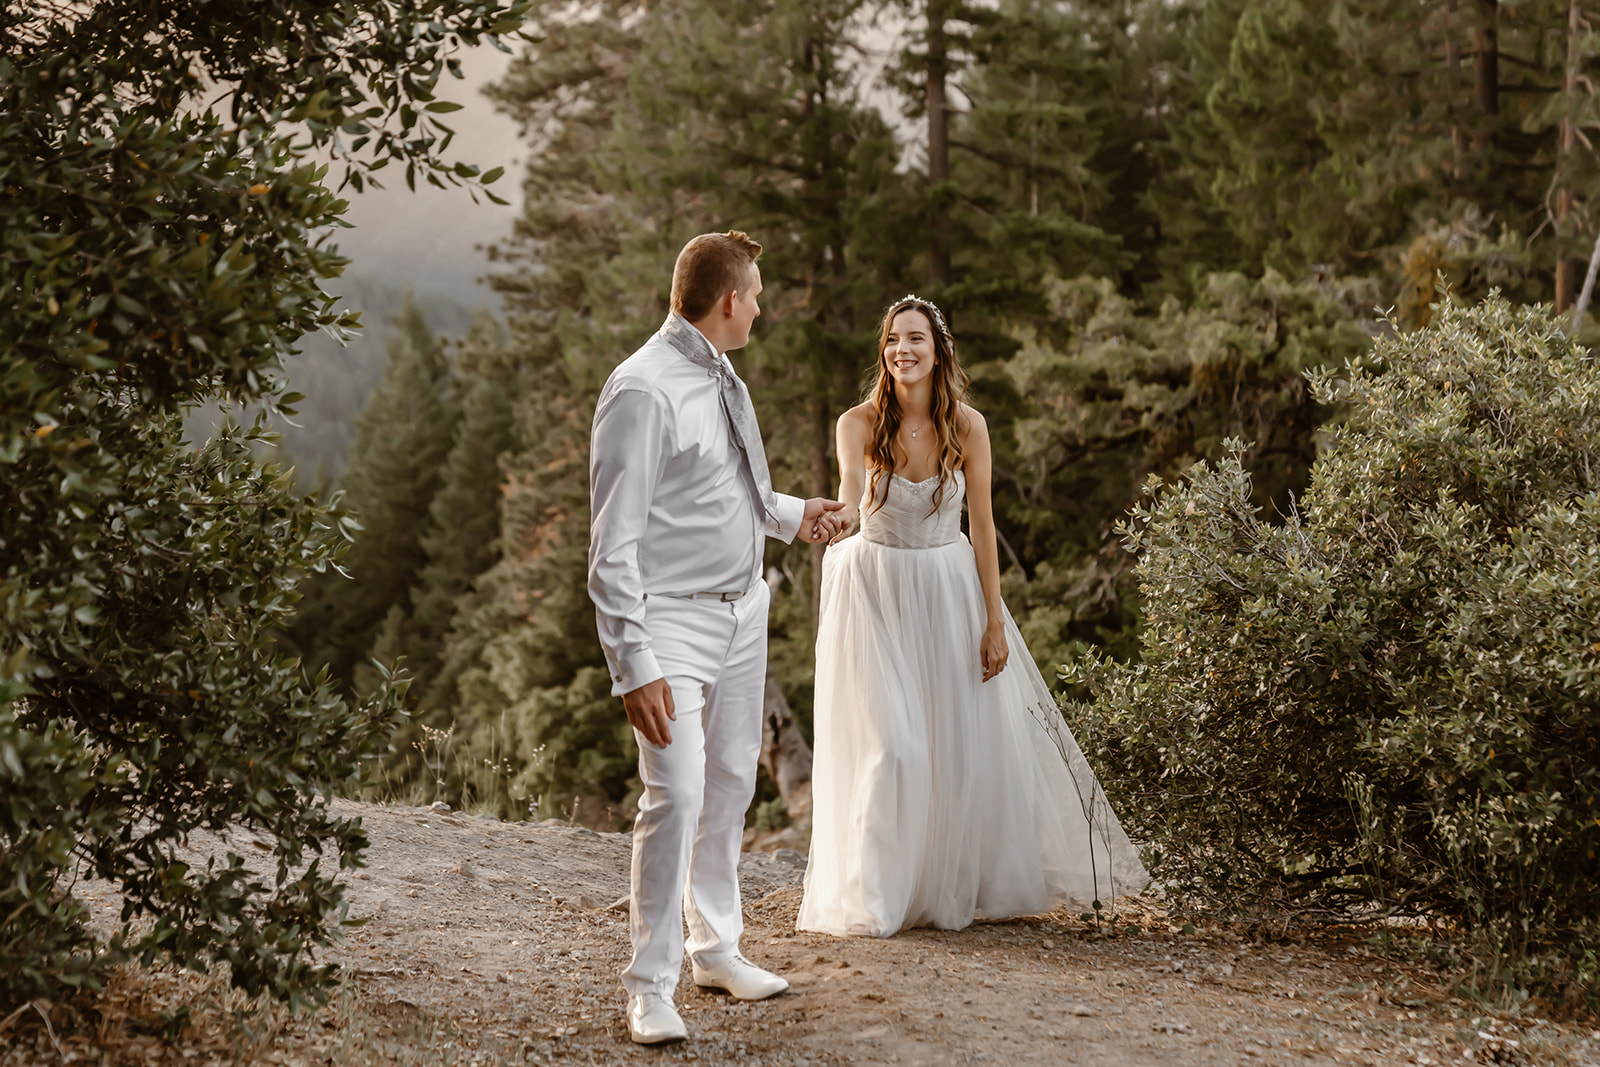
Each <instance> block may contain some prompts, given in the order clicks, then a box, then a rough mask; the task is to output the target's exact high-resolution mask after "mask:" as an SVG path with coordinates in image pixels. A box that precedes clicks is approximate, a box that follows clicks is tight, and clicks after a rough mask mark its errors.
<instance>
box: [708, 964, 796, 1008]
mask: <svg viewBox="0 0 1600 1067" xmlns="http://www.w3.org/2000/svg"><path fill="white" fill-rule="evenodd" d="M694 984H695V985H697V986H701V987H702V988H705V989H721V990H724V991H725V992H728V993H732V994H733V997H734V999H735V1000H766V999H767V998H768V997H773V996H777V995H778V994H779V993H782V992H783V991H784V990H785V989H788V988H789V980H788V979H787V978H780V977H778V976H777V975H775V974H773V973H772V972H771V971H763V970H762V969H761V968H760V967H757V966H756V965H755V964H753V963H751V962H750V961H749V960H747V959H745V958H744V957H743V956H734V957H732V958H731V959H729V960H727V961H726V962H725V963H719V964H717V965H716V966H714V967H702V966H700V965H699V964H698V963H696V964H695V965H694Z"/></svg>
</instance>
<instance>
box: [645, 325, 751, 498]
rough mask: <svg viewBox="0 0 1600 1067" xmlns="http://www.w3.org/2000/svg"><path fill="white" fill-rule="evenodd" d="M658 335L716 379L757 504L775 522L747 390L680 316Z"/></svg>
mask: <svg viewBox="0 0 1600 1067" xmlns="http://www.w3.org/2000/svg"><path fill="white" fill-rule="evenodd" d="M661 336H662V337H663V338H665V339H666V342H667V343H668V344H669V345H671V346H672V347H673V348H675V349H677V350H678V351H679V352H680V353H682V354H683V356H684V358H685V359H687V360H688V361H689V362H691V363H693V364H695V365H696V366H700V367H704V368H705V369H706V370H708V371H710V372H711V373H712V375H713V376H714V377H715V378H716V379H717V395H718V396H719V397H720V398H721V399H722V411H723V414H725V415H726V416H727V417H728V428H729V429H731V430H732V431H733V439H734V440H735V441H736V442H738V445H739V451H741V452H743V453H744V461H745V463H746V464H747V465H748V466H749V469H750V476H751V477H752V478H753V479H754V480H755V483H756V492H757V493H758V494H759V495H760V497H761V506H762V508H764V509H765V510H766V513H767V519H768V521H769V522H772V523H774V524H776V523H777V521H778V509H777V502H776V501H775V500H774V499H773V496H772V474H771V473H770V472H769V471H768V470H767V450H766V446H764V445H763V444H762V443H761V428H760V427H759V426H757V425H756V409H755V406H754V405H752V404H751V403H750V390H748V389H746V388H745V385H744V382H742V381H740V380H739V376H738V375H737V374H735V373H733V368H732V367H730V366H729V365H728V361H727V359H726V358H725V357H719V356H717V355H716V354H715V353H713V352H712V351H711V345H710V344H709V343H708V342H707V341H706V339H705V335H704V334H702V333H701V332H700V331H699V330H697V329H695V328H694V327H693V326H692V325H690V324H689V323H688V322H687V321H685V320H684V319H683V318H681V317H679V316H678V315H668V316H667V321H666V322H664V323H662V325H661Z"/></svg>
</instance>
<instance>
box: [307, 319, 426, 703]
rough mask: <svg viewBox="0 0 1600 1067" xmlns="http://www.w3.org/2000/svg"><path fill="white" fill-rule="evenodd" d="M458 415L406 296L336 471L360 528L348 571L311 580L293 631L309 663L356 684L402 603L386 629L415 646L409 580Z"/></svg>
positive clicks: (421, 556)
mask: <svg viewBox="0 0 1600 1067" xmlns="http://www.w3.org/2000/svg"><path fill="white" fill-rule="evenodd" d="M457 418H458V411H457V404H456V402H455V400H454V397H453V394H452V392H451V385H450V373H449V363H448V360H447V359H446V354H445V347H444V345H443V343H442V342H441V341H440V339H439V338H437V337H435V336H434V334H433V332H432V331H431V330H429V328H428V324H427V322H426V320H425V319H424V318H423V315H422V313H421V311H420V310H418V309H417V307H416V306H415V305H414V304H412V303H410V302H407V304H406V305H405V307H404V308H403V309H402V310H401V312H400V313H399V314H398V315H397V316H396V318H395V320H394V323H393V325H392V330H391V333H390V336H389V364H388V366H387V367H386V368H385V370H384V373H383V377H382V378H381V379H380V380H379V382H378V384H377V385H376V386H375V387H374V388H373V391H372V395H371V396H370V397H369V398H368V399H367V403H366V405H365V407H364V408H363V410H362V413H361V417H360V420H359V421H358V423H357V429H356V438H355V443H354V445H353V446H352V448H351V453H350V461H349V465H348V466H347V468H346V471H345V474H344V476H343V477H342V478H341V479H340V481H341V483H342V485H343V486H345V499H346V502H347V503H348V505H349V506H350V508H351V509H352V510H353V511H354V512H355V514H356V516H357V521H358V522H359V523H360V526H361V528H360V531H359V532H358V533H356V535H355V545H354V547H353V548H352V549H351V551H350V553H349V555H348V556H347V557H346V561H345V569H346V570H347V571H348V574H349V578H348V579H346V578H345V577H344V576H342V575H339V574H337V573H334V572H329V573H328V574H325V575H323V576H322V577H321V579H320V580H319V581H318V582H317V583H315V584H314V587H313V589H312V591H311V593H310V594H309V595H308V598H307V599H308V601H309V603H308V604H307V605H306V606H305V608H304V609H303V610H302V611H301V613H300V615H299V616H298V618H297V620H296V623H295V626H294V627H293V629H292V631H291V637H292V638H293V640H294V641H295V643H296V644H297V645H298V646H299V648H300V649H301V652H302V655H303V656H304V657H305V659H306V660H307V661H308V663H310V664H312V665H320V664H323V663H326V664H327V665H328V666H329V667H330V668H331V670H332V672H333V675H334V677H336V678H338V679H340V680H341V681H342V682H343V683H344V684H345V685H347V686H350V687H352V688H354V689H355V690H356V691H360V690H361V688H362V686H363V685H364V684H365V683H367V682H370V681H371V680H372V677H373V675H372V674H371V667H370V665H368V664H367V661H368V659H369V657H370V655H371V652H372V649H373V645H374V642H375V640H376V638H377V636H378V632H379V629H380V628H381V627H383V626H384V623H385V620H386V619H388V618H389V616H390V614H391V612H392V611H394V610H395V609H398V615H397V616H396V618H395V620H394V622H393V624H392V627H391V628H397V633H395V634H392V635H391V639H392V640H393V641H395V642H397V646H396V647H398V648H400V649H402V650H404V651H407V652H409V651H411V650H412V649H414V648H415V647H416V645H415V642H414V639H413V630H412V613H413V605H412V587H413V586H414V585H415V584H416V581H417V576H418V575H419V574H420V573H421V571H422V569H423V567H424V566H425V565H426V563H427V554H426V550H425V548H424V547H423V539H424V538H425V537H427V536H428V534H429V529H430V524H431V518H430V514H429V508H430V506H431V505H432V503H433V498H434V495H435V494H436V493H437V492H438V491H439V488H440V486H441V485H442V484H443V473H444V462H445V459H446V457H447V455H448V453H449V449H450V442H451V438H452V436H453V434H454V429H455V423H456V420H457Z"/></svg>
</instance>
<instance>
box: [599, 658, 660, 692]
mask: <svg viewBox="0 0 1600 1067" xmlns="http://www.w3.org/2000/svg"><path fill="white" fill-rule="evenodd" d="M607 658H608V659H609V658H610V657H607ZM609 666H610V667H611V695H612V696H614V697H619V696H621V695H622V694H624V693H631V692H633V691H634V690H635V689H637V688H639V687H640V686H641V685H648V684H650V683H651V682H653V681H655V680H656V679H657V678H665V677H666V674H665V672H663V671H662V670H661V665H660V664H658V663H657V662H656V654H655V653H654V652H652V651H650V649H648V648H641V649H640V650H639V651H637V652H635V653H634V654H633V655H631V656H628V657H627V658H625V659H624V660H622V662H621V663H616V662H613V663H611V664H609Z"/></svg>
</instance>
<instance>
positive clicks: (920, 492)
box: [861, 470, 967, 548]
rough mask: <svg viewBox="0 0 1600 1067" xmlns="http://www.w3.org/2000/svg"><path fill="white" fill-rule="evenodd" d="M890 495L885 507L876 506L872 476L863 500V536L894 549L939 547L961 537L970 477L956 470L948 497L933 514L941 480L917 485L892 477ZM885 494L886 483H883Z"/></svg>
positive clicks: (946, 488)
mask: <svg viewBox="0 0 1600 1067" xmlns="http://www.w3.org/2000/svg"><path fill="white" fill-rule="evenodd" d="M888 482H889V495H888V498H887V499H886V500H884V502H883V506H882V507H873V505H872V500H871V493H872V476H871V474H870V473H869V474H868V476H867V492H866V493H865V494H863V496H862V500H861V536H862V537H864V538H866V539H867V540H868V541H872V542H875V543H877V544H880V545H888V546H889V547H890V548H937V547H939V546H940V545H947V544H950V543H951V542H952V541H956V540H959V539H960V537H961V503H962V501H963V500H965V499H966V494H967V476H966V474H965V473H964V472H962V471H959V470H958V471H956V472H955V473H954V474H952V475H951V476H950V478H949V479H948V480H947V481H946V482H945V486H944V498H943V499H942V500H940V501H939V509H938V510H937V511H933V510H932V509H933V498H934V497H935V496H936V495H937V491H938V488H939V477H938V475H934V476H933V477H932V478H924V479H923V480H922V481H920V482H913V481H910V480H908V479H906V478H902V477H901V476H900V475H898V474H891V475H889V477H888ZM878 491H879V492H880V493H882V492H883V486H882V482H881V481H880V483H879V489H878Z"/></svg>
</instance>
